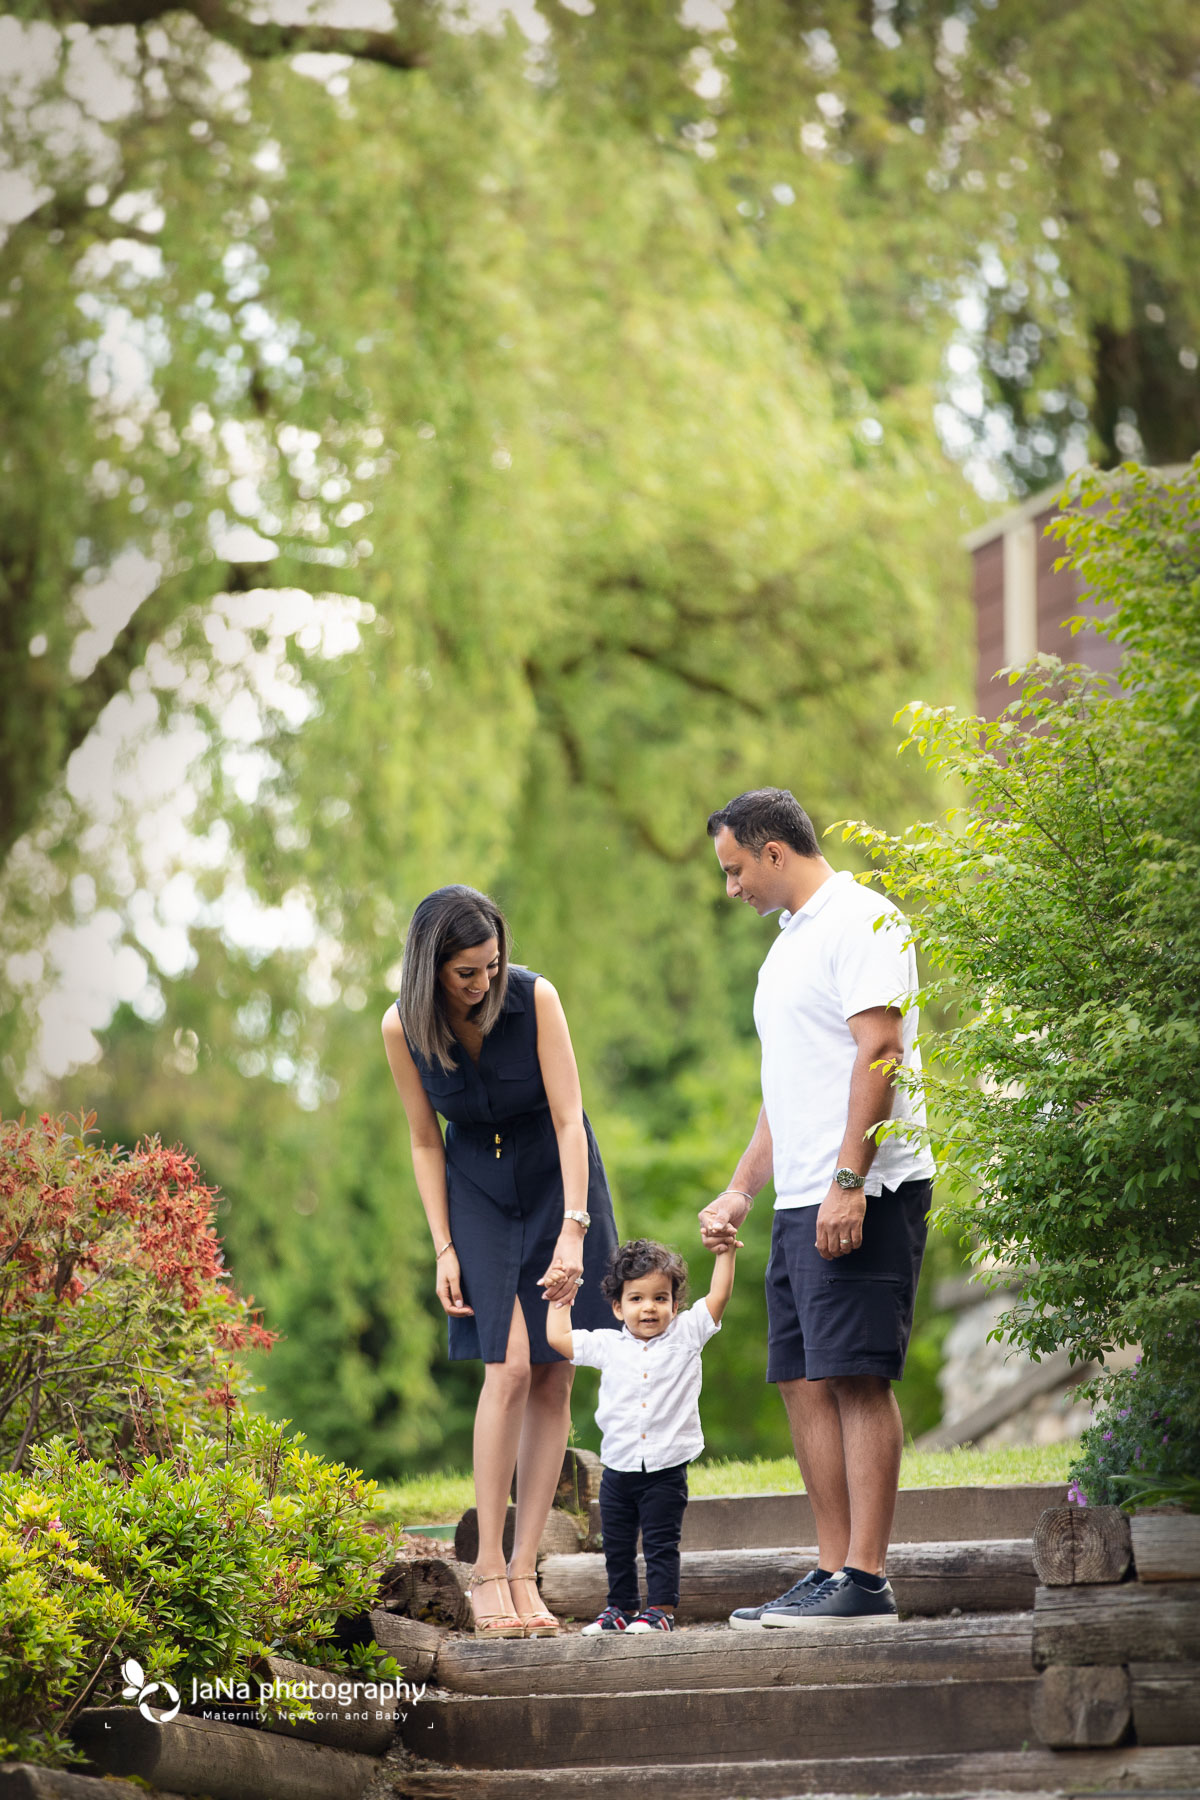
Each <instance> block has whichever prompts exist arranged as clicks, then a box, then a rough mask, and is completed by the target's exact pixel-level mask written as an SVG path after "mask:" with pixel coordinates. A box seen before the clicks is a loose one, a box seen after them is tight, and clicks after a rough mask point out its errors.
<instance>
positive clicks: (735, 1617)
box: [729, 1569, 820, 1631]
mask: <svg viewBox="0 0 1200 1800" xmlns="http://www.w3.org/2000/svg"><path fill="white" fill-rule="evenodd" d="M819 1586H820V1582H819V1581H818V1580H817V1571H816V1570H815V1569H810V1570H809V1571H808V1574H807V1575H805V1576H804V1578H803V1579H802V1580H800V1581H794V1582H793V1583H792V1585H791V1587H790V1588H789V1589H788V1590H787V1593H786V1594H780V1596H779V1598H778V1599H777V1600H765V1601H764V1602H763V1604H762V1605H761V1606H739V1607H738V1609H737V1611H736V1612H731V1613H730V1615H729V1623H730V1624H731V1625H732V1626H733V1629H734V1630H735V1631H757V1630H758V1629H759V1627H760V1626H761V1625H762V1622H763V1614H764V1613H765V1612H771V1611H773V1610H774V1609H775V1607H777V1606H794V1605H795V1603H796V1601H797V1600H803V1599H804V1597H805V1595H806V1594H811V1593H812V1591H813V1589H814V1588H815V1587H819Z"/></svg>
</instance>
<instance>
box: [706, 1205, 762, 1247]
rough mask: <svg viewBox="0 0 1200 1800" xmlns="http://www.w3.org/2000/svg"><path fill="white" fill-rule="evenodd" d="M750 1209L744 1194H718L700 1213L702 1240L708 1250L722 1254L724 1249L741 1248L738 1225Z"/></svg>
mask: <svg viewBox="0 0 1200 1800" xmlns="http://www.w3.org/2000/svg"><path fill="white" fill-rule="evenodd" d="M749 1211H750V1202H749V1200H747V1199H746V1196H745V1195H744V1194H732V1193H730V1194H718V1195H717V1197H716V1199H715V1200H710V1201H709V1203H708V1205H707V1206H706V1207H704V1208H703V1209H702V1210H701V1213H700V1241H701V1243H702V1244H703V1245H704V1248H705V1249H706V1250H711V1251H713V1252H714V1253H715V1254H716V1255H720V1253H721V1251H722V1250H741V1249H743V1248H744V1245H743V1244H742V1243H741V1241H740V1239H739V1237H738V1227H739V1226H740V1225H741V1223H742V1220H743V1219H744V1218H745V1217H746V1214H747V1213H748V1212H749Z"/></svg>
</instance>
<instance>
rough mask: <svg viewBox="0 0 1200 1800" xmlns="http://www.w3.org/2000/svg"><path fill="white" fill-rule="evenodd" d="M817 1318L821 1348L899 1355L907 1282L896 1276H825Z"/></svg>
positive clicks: (904, 1329)
mask: <svg viewBox="0 0 1200 1800" xmlns="http://www.w3.org/2000/svg"><path fill="white" fill-rule="evenodd" d="M817 1311H818V1318H817V1321H816V1324H817V1332H818V1334H819V1339H818V1341H819V1342H820V1345H821V1347H822V1349H831V1350H836V1351H839V1352H841V1353H843V1354H845V1355H847V1356H895V1355H898V1354H902V1353H903V1350H904V1343H905V1339H906V1337H907V1316H908V1284H907V1282H905V1281H904V1280H903V1279H902V1277H900V1276H899V1275H870V1274H865V1273H859V1272H858V1271H857V1270H856V1271H855V1272H854V1273H847V1274H845V1275H827V1276H826V1277H825V1279H824V1282H823V1284H822V1292H821V1295H820V1299H819V1304H818V1309H817Z"/></svg>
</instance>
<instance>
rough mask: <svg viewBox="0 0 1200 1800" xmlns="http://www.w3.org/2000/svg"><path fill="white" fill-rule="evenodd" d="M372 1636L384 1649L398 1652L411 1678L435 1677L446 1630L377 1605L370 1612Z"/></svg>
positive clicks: (400, 1662)
mask: <svg viewBox="0 0 1200 1800" xmlns="http://www.w3.org/2000/svg"><path fill="white" fill-rule="evenodd" d="M370 1627H371V1636H372V1637H373V1639H374V1641H375V1642H376V1643H377V1644H378V1645H379V1648H380V1649H381V1650H386V1651H387V1652H388V1654H389V1655H391V1656H394V1657H395V1658H396V1661H397V1662H398V1663H399V1664H400V1667H401V1668H402V1669H403V1670H404V1674H405V1677H406V1679H407V1680H409V1681H431V1680H432V1679H433V1675H434V1671H435V1669H436V1667H437V1659H438V1652H439V1650H440V1649H441V1647H442V1645H443V1644H444V1643H445V1641H446V1636H447V1634H446V1632H445V1630H443V1629H440V1628H439V1627H438V1626H436V1625H426V1624H425V1623H424V1622H423V1621H422V1620H420V1619H406V1618H405V1617H404V1616H403V1614H402V1613H393V1612H387V1611H385V1610H384V1609H383V1608H382V1607H376V1608H375V1610H374V1611H373V1612H372V1613H371V1616H370Z"/></svg>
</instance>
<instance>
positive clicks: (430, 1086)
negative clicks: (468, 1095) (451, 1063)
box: [422, 1068, 467, 1118]
mask: <svg viewBox="0 0 1200 1800" xmlns="http://www.w3.org/2000/svg"><path fill="white" fill-rule="evenodd" d="M466 1084H467V1078H466V1076H465V1075H464V1074H463V1072H462V1070H461V1069H442V1068H434V1069H431V1070H430V1071H429V1072H428V1073H427V1074H425V1075H424V1076H423V1077H422V1086H423V1087H424V1089H425V1092H426V1093H427V1094H428V1096H429V1104H430V1105H431V1106H432V1107H433V1109H434V1111H435V1112H440V1113H441V1115H442V1117H443V1118H449V1117H450V1116H451V1115H452V1114H454V1113H457V1112H458V1111H459V1110H460V1108H459V1105H458V1104H457V1103H456V1102H457V1096H458V1095H460V1094H461V1093H462V1091H463V1089H464V1088H465V1087H466ZM443 1103H444V1104H443Z"/></svg>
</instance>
